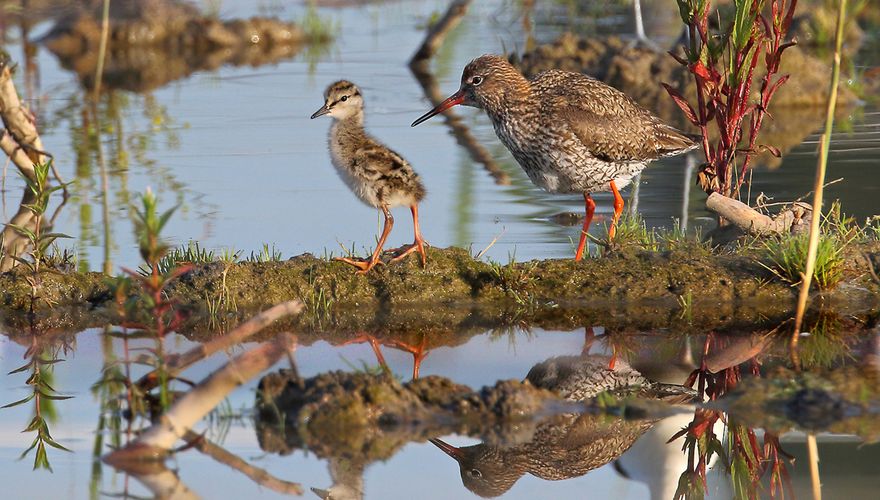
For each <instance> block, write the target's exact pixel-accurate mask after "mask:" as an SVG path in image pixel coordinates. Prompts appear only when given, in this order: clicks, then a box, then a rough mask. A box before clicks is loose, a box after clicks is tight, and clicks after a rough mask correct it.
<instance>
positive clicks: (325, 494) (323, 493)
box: [309, 488, 330, 498]
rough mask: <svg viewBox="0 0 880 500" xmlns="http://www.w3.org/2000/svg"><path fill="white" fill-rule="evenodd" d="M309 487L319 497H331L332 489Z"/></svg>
mask: <svg viewBox="0 0 880 500" xmlns="http://www.w3.org/2000/svg"><path fill="white" fill-rule="evenodd" d="M309 489H310V490H312V493H314V494H315V495H318V498H330V491H329V490H322V489H320V488H309Z"/></svg>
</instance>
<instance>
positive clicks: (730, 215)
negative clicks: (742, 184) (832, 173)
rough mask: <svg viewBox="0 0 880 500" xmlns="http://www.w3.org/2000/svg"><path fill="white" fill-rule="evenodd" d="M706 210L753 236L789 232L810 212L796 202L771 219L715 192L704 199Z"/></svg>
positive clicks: (805, 206) (807, 206)
mask: <svg viewBox="0 0 880 500" xmlns="http://www.w3.org/2000/svg"><path fill="white" fill-rule="evenodd" d="M706 208H708V209H709V210H711V211H712V212H714V213H716V214H718V215H719V216H721V217H723V218H724V219H725V220H728V221H730V222H731V223H733V225H735V226H736V227H738V228H739V229H741V230H743V231H744V232H746V233H748V234H751V235H753V236H767V235H771V234H784V233H787V232H791V231H792V226H797V225H800V224H801V221H802V220H803V219H804V217H805V216H806V214H809V213H810V212H811V207H810V205H808V204H806V203H801V202H798V203H794V204H792V206H791V208H788V209H786V210H783V211H782V212H780V213H779V214H778V215H777V216H776V217H774V218H771V217H768V216H766V215H764V214H762V213H760V212H758V211H756V210H755V209H753V208H751V207H750V206H748V205H746V204H745V203H743V202H741V201H739V200H735V199H733V198H728V197H727V196H724V195H722V194H719V193H717V192H713V193H712V194H710V195H709V198H707V199H706Z"/></svg>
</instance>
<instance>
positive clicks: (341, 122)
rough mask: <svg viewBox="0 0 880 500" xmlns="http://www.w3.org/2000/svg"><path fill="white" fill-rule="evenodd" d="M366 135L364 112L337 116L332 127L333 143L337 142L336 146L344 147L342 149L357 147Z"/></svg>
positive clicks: (331, 136)
mask: <svg viewBox="0 0 880 500" xmlns="http://www.w3.org/2000/svg"><path fill="white" fill-rule="evenodd" d="M365 135H366V132H365V131H364V114H363V112H357V113H354V114H351V115H348V116H345V117H342V118H336V119H334V120H333V125H332V126H331V127H330V141H331V143H332V144H335V145H336V147H339V148H342V150H348V149H350V148H352V147H357V145H358V144H360V143H361V142H363V137H364V136H365Z"/></svg>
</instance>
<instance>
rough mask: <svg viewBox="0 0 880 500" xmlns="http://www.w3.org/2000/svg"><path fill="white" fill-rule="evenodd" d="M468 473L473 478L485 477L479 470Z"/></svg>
mask: <svg viewBox="0 0 880 500" xmlns="http://www.w3.org/2000/svg"><path fill="white" fill-rule="evenodd" d="M468 473H469V474H470V475H471V477H483V473H482V472H480V471H479V469H471V470H470V471H469V472H468Z"/></svg>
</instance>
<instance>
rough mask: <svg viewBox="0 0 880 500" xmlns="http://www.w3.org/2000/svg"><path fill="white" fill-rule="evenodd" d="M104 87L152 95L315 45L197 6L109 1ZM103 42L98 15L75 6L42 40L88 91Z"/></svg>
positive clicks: (296, 30) (282, 28)
mask: <svg viewBox="0 0 880 500" xmlns="http://www.w3.org/2000/svg"><path fill="white" fill-rule="evenodd" d="M110 5H111V7H110V26H109V44H108V52H107V58H106V61H105V66H104V80H103V81H104V84H105V85H107V86H109V87H110V88H119V89H125V90H132V91H137V92H145V91H149V90H152V89H155V88H158V87H161V86H162V85H164V84H166V83H168V82H171V81H174V80H178V79H180V78H184V77H187V76H189V75H190V74H192V73H194V72H196V71H209V70H214V69H217V68H219V67H221V66H223V65H234V66H243V65H249V66H260V65H263V64H270V63H276V62H278V61H281V60H284V59H289V58H291V57H293V56H294V55H296V54H297V53H298V52H299V51H300V50H301V48H302V47H303V46H304V45H305V44H307V43H313V42H326V41H328V40H327V39H326V35H322V38H320V39H316V38H315V37H314V36H310V35H309V34H308V33H306V32H305V31H304V30H303V29H302V28H301V27H300V26H299V25H297V24H294V23H289V22H283V21H280V20H278V19H273V18H265V17H253V18H249V19H231V20H220V19H217V18H216V17H212V16H205V15H203V14H202V13H201V12H200V11H199V9H197V8H196V7H194V6H192V5H190V4H188V3H183V2H177V1H172V0H148V1H136V0H126V1H118V2H117V1H114V2H112V3H111V4H110ZM100 38H101V8H100V6H97V7H86V6H84V7H80V8H78V9H75V10H74V11H73V12H72V13H70V14H68V15H66V16H64V17H62V18H61V19H59V20H58V22H57V23H56V25H55V26H54V27H53V28H52V30H51V31H50V32H49V33H48V34H47V35H46V36H45V37H43V39H42V40H41V41H42V42H43V43H44V44H45V45H46V47H47V48H48V49H49V50H51V51H52V52H53V53H54V54H55V55H56V56H57V57H58V59H59V60H60V62H61V65H62V66H63V67H64V68H65V69H68V70H71V71H74V72H75V73H76V74H77V75H78V76H79V78H80V81H81V82H82V84H83V86H84V87H86V88H92V87H93V85H94V75H95V69H96V67H97V63H98V46H99V43H100Z"/></svg>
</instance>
